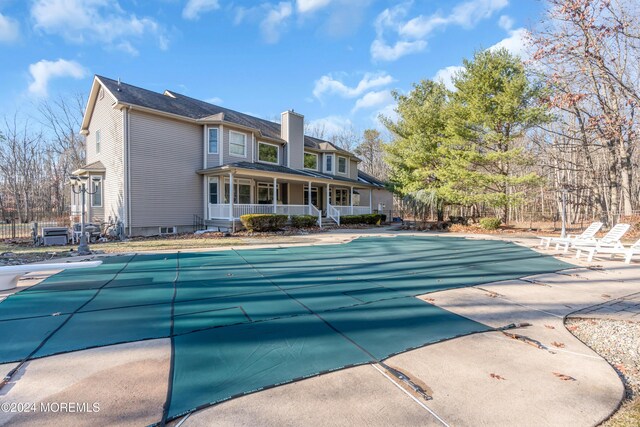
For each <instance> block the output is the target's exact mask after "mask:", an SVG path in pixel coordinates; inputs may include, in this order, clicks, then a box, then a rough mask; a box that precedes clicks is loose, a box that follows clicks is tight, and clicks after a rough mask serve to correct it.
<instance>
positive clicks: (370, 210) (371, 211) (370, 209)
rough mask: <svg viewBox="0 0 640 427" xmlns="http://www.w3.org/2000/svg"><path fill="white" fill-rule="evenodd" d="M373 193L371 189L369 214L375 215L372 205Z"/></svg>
mask: <svg viewBox="0 0 640 427" xmlns="http://www.w3.org/2000/svg"><path fill="white" fill-rule="evenodd" d="M372 194H373V192H372V191H371V189H369V213H373V210H372V208H371V207H372V206H373V205H372V203H373V197H372Z"/></svg>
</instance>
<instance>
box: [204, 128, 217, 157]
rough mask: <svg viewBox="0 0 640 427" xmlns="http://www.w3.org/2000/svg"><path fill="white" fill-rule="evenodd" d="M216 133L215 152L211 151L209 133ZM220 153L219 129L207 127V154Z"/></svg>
mask: <svg viewBox="0 0 640 427" xmlns="http://www.w3.org/2000/svg"><path fill="white" fill-rule="evenodd" d="M214 129H215V131H216V151H211V141H210V139H211V131H212V130H214ZM219 153H220V129H219V128H218V127H215V126H212V127H209V126H207V154H219Z"/></svg>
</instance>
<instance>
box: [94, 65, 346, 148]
mask: <svg viewBox="0 0 640 427" xmlns="http://www.w3.org/2000/svg"><path fill="white" fill-rule="evenodd" d="M96 77H97V78H98V79H99V80H100V81H101V82H102V83H103V84H104V85H105V86H106V87H107V89H108V90H109V92H111V93H112V94H113V95H114V96H115V97H116V99H117V100H118V101H119V102H123V103H126V104H132V105H139V106H142V107H147V108H151V109H154V110H158V111H163V112H166V113H171V114H176V115H179V116H183V117H188V118H190V119H196V120H197V119H204V118H205V117H209V116H213V115H215V114H220V113H223V114H224V120H225V121H228V122H230V123H235V124H237V125H240V126H246V127H249V128H253V129H258V130H259V131H260V132H261V133H262V135H264V136H265V137H268V138H272V139H276V140H280V141H283V140H282V138H281V136H280V123H275V122H272V121H270V120H265V119H261V118H258V117H253V116H250V115H248V114H245V113H241V112H239V111H235V110H231V109H229V108H224V107H220V106H218V105H213V104H210V103H208V102H205V101H200V100H199V99H195V98H191V97H189V96H186V95H181V94H179V93H176V92H173V91H168V92H169V93H170V94H171V96H168V95H165V94H162V93H158V92H154V91H151V90H148V89H143V88H141V87H137V86H133V85H130V84H127V83H123V82H118V81H116V80H113V79H110V78H108V77H104V76H96ZM304 145H305V146H306V147H309V148H313V149H316V150H321V151H327V150H328V151H338V152H343V153H346V154H349V155H351V156H354V155H353V154H352V153H349V152H348V151H345V150H342V149H340V148H338V147H336V146H335V145H333V144H331V143H330V142H329V141H324V140H322V139H319V138H314V137H311V136H308V135H305V137H304ZM354 157H355V156H354Z"/></svg>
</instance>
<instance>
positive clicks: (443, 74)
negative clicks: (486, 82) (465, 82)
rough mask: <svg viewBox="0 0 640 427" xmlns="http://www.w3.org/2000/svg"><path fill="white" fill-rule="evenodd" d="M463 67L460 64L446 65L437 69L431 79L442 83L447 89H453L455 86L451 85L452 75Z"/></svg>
mask: <svg viewBox="0 0 640 427" xmlns="http://www.w3.org/2000/svg"><path fill="white" fill-rule="evenodd" d="M463 70H464V67H463V66H461V65H450V66H448V67H445V68H442V69H440V70H438V72H437V73H436V75H435V76H433V80H434V81H437V82H441V83H444V85H445V86H446V87H447V89H449V90H454V89H455V86H454V85H453V77H454V76H455V75H456V74H457V73H459V72H460V71H463Z"/></svg>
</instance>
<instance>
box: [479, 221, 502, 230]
mask: <svg viewBox="0 0 640 427" xmlns="http://www.w3.org/2000/svg"><path fill="white" fill-rule="evenodd" d="M500 224H502V220H501V219H500V218H482V219H481V220H480V227H482V228H484V229H485V230H497V229H498V228H500Z"/></svg>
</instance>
